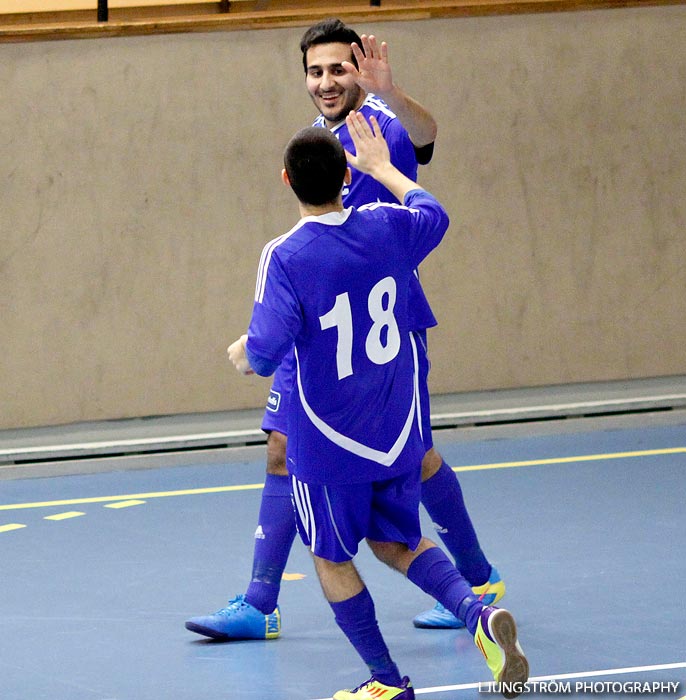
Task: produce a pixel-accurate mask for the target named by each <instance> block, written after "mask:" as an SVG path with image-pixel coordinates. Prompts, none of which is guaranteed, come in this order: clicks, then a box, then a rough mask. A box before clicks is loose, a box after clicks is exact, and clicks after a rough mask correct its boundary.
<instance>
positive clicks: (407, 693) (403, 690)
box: [333, 676, 414, 700]
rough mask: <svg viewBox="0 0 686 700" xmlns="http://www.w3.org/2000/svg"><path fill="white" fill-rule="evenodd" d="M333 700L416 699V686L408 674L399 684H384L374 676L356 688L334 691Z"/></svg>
mask: <svg viewBox="0 0 686 700" xmlns="http://www.w3.org/2000/svg"><path fill="white" fill-rule="evenodd" d="M333 700H414V688H413V687H412V682H411V681H410V679H409V678H408V677H407V676H405V677H404V678H403V679H402V681H401V683H400V685H399V686H394V685H384V684H383V683H380V682H379V681H377V680H376V679H375V678H374V676H372V677H371V678H370V679H369V680H368V681H365V682H364V683H362V685H358V686H357V688H355V689H354V690H339V691H338V692H337V693H334V696H333Z"/></svg>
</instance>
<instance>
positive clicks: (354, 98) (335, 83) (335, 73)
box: [305, 43, 366, 128]
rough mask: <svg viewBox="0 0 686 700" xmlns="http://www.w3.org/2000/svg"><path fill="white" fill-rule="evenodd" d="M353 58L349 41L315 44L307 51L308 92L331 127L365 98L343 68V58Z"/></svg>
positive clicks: (344, 59)
mask: <svg viewBox="0 0 686 700" xmlns="http://www.w3.org/2000/svg"><path fill="white" fill-rule="evenodd" d="M351 60H352V49H351V48H350V45H349V44H339V43H335V44H315V45H314V46H311V47H310V48H309V49H308V50H307V74H306V78H305V82H306V85H307V91H308V92H309V93H310V97H311V98H312V102H314V104H315V106H316V107H317V109H318V110H319V111H320V112H321V113H322V115H323V116H324V119H325V120H326V124H327V126H328V127H329V128H331V127H332V126H334V125H336V124H338V123H339V122H340V121H342V120H343V119H345V118H346V117H347V116H348V113H349V112H350V110H353V109H357V108H358V107H360V106H361V105H362V103H363V102H364V99H365V97H366V93H365V92H364V90H362V88H361V87H360V86H359V85H358V84H357V83H356V82H355V80H354V78H353V77H352V76H351V75H350V73H346V71H345V70H344V69H343V66H342V63H343V61H351Z"/></svg>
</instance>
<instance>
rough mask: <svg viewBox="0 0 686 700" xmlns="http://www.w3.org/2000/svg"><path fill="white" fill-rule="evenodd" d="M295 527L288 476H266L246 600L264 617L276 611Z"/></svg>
mask: <svg viewBox="0 0 686 700" xmlns="http://www.w3.org/2000/svg"><path fill="white" fill-rule="evenodd" d="M295 533H296V526H295V515H294V514H293V504H292V502H291V490H290V483H289V480H288V477H287V476H277V475H276V474H267V478H266V479H265V482H264V490H263V491H262V502H261V504H260V515H259V519H258V525H257V530H256V531H255V550H254V553H253V564H252V580H251V581H250V584H249V585H248V590H247V591H246V594H245V600H246V601H247V602H248V603H250V605H253V606H254V607H256V608H257V609H258V610H260V611H261V612H263V613H264V614H265V615H268V614H269V613H271V612H272V611H273V610H274V608H275V607H276V602H277V600H278V599H279V591H280V590H281V576H282V575H283V572H284V569H285V568H286V562H287V561H288V554H289V553H290V551H291V545H292V544H293V539H294V538H295Z"/></svg>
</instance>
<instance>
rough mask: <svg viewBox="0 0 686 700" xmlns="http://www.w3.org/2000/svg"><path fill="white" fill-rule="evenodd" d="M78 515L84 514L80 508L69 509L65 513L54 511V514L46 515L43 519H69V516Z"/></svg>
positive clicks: (75, 516)
mask: <svg viewBox="0 0 686 700" xmlns="http://www.w3.org/2000/svg"><path fill="white" fill-rule="evenodd" d="M80 515H85V513H82V512H81V511H80V510H70V511H67V512H66V513H55V515H46V516H45V517H44V518H43V520H69V518H78V517H79V516H80Z"/></svg>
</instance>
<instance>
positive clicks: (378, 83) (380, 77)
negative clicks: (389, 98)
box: [343, 34, 393, 97]
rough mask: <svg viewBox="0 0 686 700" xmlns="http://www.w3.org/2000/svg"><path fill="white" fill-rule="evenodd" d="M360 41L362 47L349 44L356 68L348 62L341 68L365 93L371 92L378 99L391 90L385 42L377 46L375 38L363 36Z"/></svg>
mask: <svg viewBox="0 0 686 700" xmlns="http://www.w3.org/2000/svg"><path fill="white" fill-rule="evenodd" d="M360 39H361V40H362V46H361V47H360V46H358V45H357V44H351V47H352V50H353V54H354V56H355V59H356V60H357V66H358V67H357V68H355V66H354V64H352V63H350V62H349V61H344V62H343V68H344V69H345V70H346V71H347V72H348V73H350V74H351V75H352V76H353V78H355V82H356V83H357V84H358V85H359V86H360V87H361V88H362V89H363V90H364V91H365V92H373V93H374V94H375V95H378V96H379V97H383V96H384V95H385V94H386V93H388V92H390V91H391V90H392V89H393V74H392V72H391V66H390V65H389V63H388V45H387V44H386V42H385V41H382V42H381V44H379V43H378V42H377V40H376V37H375V36H374V35H373V34H371V35H370V36H367V35H366V34H363V35H362V36H361V37H360Z"/></svg>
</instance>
